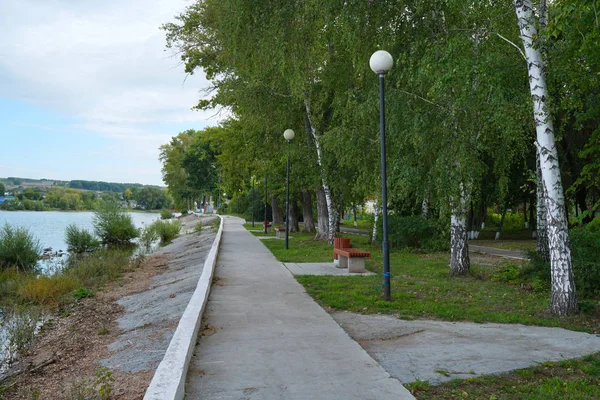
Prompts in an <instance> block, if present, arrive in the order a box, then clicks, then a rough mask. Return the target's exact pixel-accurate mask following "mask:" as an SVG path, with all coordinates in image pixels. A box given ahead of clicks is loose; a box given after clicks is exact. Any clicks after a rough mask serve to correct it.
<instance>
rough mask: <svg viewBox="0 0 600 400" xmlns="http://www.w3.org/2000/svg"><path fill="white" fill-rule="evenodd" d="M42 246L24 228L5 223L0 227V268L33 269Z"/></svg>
mask: <svg viewBox="0 0 600 400" xmlns="http://www.w3.org/2000/svg"><path fill="white" fill-rule="evenodd" d="M41 251H42V246H41V245H40V242H39V240H38V239H36V238H34V237H33V235H32V234H31V233H29V231H28V230H27V229H25V228H13V227H12V226H10V225H8V224H6V225H4V227H3V228H2V229H0V269H4V268H9V267H16V268H17V269H19V270H21V271H33V270H35V267H36V265H37V262H38V256H39V254H40V253H41Z"/></svg>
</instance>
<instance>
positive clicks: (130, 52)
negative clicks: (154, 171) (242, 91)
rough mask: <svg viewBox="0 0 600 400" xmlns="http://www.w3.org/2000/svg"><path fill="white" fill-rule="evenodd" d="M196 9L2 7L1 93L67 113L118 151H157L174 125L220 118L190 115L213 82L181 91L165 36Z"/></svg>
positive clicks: (133, 4) (135, 4)
mask: <svg viewBox="0 0 600 400" xmlns="http://www.w3.org/2000/svg"><path fill="white" fill-rule="evenodd" d="M189 4H190V2H189V1H185V0H174V1H164V0H105V1H102V2H100V1H96V0H93V1H92V0H77V1H74V0H6V1H1V3H0V85H1V87H2V96H3V97H5V98H8V99H13V100H20V101H25V102H27V103H30V104H33V105H36V106H39V107H42V108H47V109H50V110H53V111H56V112H59V113H61V114H64V115H67V116H69V117H71V118H73V119H75V120H78V121H81V124H82V126H83V127H84V128H86V129H87V130H89V131H91V132H95V133H97V134H100V135H103V136H105V137H109V138H112V139H115V140H117V141H119V142H121V145H122V144H123V143H126V142H127V143H130V142H132V141H135V140H140V138H144V139H146V142H145V143H144V144H142V145H140V147H143V148H149V146H150V145H152V146H155V147H154V149H156V148H157V147H158V146H157V144H158V145H160V144H162V143H166V141H168V139H169V137H170V136H172V135H174V134H176V133H177V132H165V130H167V129H168V126H169V125H170V124H172V125H175V124H189V127H190V128H202V127H204V126H206V125H214V124H216V123H217V122H218V121H217V120H216V119H214V118H213V119H210V117H212V116H213V115H214V114H215V112H194V111H191V110H190V108H191V107H192V106H193V105H194V104H196V103H197V101H198V98H199V93H200V90H201V89H203V88H205V87H207V86H208V85H209V83H208V82H207V81H206V79H205V78H204V77H203V74H201V73H198V74H195V75H194V76H191V77H188V78H187V80H186V81H185V84H184V80H185V79H186V76H185V74H184V72H183V67H182V66H180V65H178V64H179V61H178V59H177V58H174V57H172V56H171V54H170V53H169V52H168V51H165V39H164V32H162V31H160V30H159V27H160V26H161V25H162V24H163V23H165V22H170V21H173V19H174V16H175V15H176V14H178V13H180V12H182V11H183V10H184V8H185V6H186V5H189ZM23 122H26V121H23ZM159 125H160V126H159ZM149 138H151V139H149ZM160 141H163V142H160ZM159 142H160V143H159ZM148 143H150V144H148ZM143 152H144V153H145V154H148V156H149V153H150V152H149V151H145V150H144V151H143ZM156 165H157V168H158V169H159V168H160V167H159V166H158V161H156Z"/></svg>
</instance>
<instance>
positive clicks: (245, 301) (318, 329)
mask: <svg viewBox="0 0 600 400" xmlns="http://www.w3.org/2000/svg"><path fill="white" fill-rule="evenodd" d="M222 240H223V241H222V243H221V250H220V252H219V258H218V260H217V269H216V277H217V279H218V280H217V281H216V283H215V284H214V285H213V288H212V291H211V295H210V298H209V302H208V304H207V308H206V311H205V314H204V316H205V329H204V331H203V336H202V337H201V338H200V339H199V340H198V345H197V347H196V351H195V354H194V356H193V358H192V361H191V363H190V368H189V371H188V377H187V383H186V398H187V399H200V398H201V399H248V400H252V399H266V400H269V399H286V400H294V399H298V400H300V399H302V400H304V399H323V400H326V399H361V400H363V399H396V400H402V399H413V398H414V397H413V396H412V395H411V394H410V393H409V392H408V391H407V390H406V389H405V388H404V387H403V386H402V385H401V384H400V383H399V381H398V380H396V379H394V378H391V377H390V375H389V374H388V373H387V372H386V371H385V370H383V368H382V367H381V366H380V365H379V364H378V363H377V362H376V361H375V360H373V359H372V358H371V357H370V356H369V355H368V354H367V353H366V352H365V351H364V350H363V349H362V347H360V346H359V345H358V344H357V343H356V342H355V341H354V340H352V339H351V338H350V337H349V336H348V334H346V332H344V330H343V329H342V328H340V326H339V325H338V324H337V323H336V322H335V321H334V320H333V319H332V318H331V317H330V316H329V314H327V313H326V312H325V311H324V310H323V309H322V308H321V307H320V306H319V305H317V304H316V303H315V302H314V301H313V300H312V299H311V298H310V296H308V295H307V294H306V292H305V291H304V289H303V288H302V286H300V285H299V284H298V283H297V282H296V281H295V279H294V278H293V277H292V275H291V274H290V272H289V271H288V270H287V269H286V268H285V267H284V266H283V264H282V263H280V262H278V261H277V260H276V259H275V258H274V256H273V255H272V254H271V252H270V251H269V250H268V249H267V248H266V247H264V245H263V244H262V243H261V242H260V241H259V240H258V239H257V238H255V237H254V236H252V234H250V233H249V232H247V231H246V230H245V229H244V228H243V227H242V220H241V219H239V218H235V217H225V230H224V233H223V239H222Z"/></svg>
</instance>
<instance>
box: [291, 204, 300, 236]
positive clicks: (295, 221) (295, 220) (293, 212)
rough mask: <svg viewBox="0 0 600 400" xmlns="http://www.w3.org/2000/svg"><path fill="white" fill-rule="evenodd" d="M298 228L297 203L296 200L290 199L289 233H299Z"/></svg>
mask: <svg viewBox="0 0 600 400" xmlns="http://www.w3.org/2000/svg"><path fill="white" fill-rule="evenodd" d="M299 231H300V227H299V226H298V203H297V202H296V200H295V199H294V198H293V197H291V198H290V232H299Z"/></svg>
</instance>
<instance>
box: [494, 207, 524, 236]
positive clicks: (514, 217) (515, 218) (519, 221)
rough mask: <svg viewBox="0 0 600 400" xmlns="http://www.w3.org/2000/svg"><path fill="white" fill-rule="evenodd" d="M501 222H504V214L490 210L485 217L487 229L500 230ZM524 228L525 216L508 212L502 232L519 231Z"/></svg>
mask: <svg viewBox="0 0 600 400" xmlns="http://www.w3.org/2000/svg"><path fill="white" fill-rule="evenodd" d="M500 220H502V214H498V213H495V212H493V211H492V210H488V212H487V214H486V217H485V227H486V228H498V226H500ZM524 226H525V220H524V217H523V214H519V213H512V212H507V213H506V215H505V216H504V223H503V224H502V231H518V230H521V229H523V227H524Z"/></svg>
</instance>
